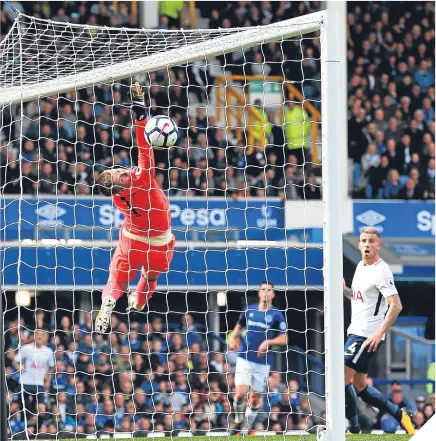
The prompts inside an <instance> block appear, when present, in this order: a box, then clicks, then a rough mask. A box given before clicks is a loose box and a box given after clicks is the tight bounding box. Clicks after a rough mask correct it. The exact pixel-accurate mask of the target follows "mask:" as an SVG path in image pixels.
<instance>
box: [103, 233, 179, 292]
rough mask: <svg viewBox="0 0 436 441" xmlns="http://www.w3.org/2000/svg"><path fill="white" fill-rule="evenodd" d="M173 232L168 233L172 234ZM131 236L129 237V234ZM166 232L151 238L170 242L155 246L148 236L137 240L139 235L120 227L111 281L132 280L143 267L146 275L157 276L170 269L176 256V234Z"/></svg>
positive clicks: (112, 262)
mask: <svg viewBox="0 0 436 441" xmlns="http://www.w3.org/2000/svg"><path fill="white" fill-rule="evenodd" d="M170 234H171V233H168V235H170ZM126 235H127V236H129V237H127V236H126ZM168 235H166V234H164V235H162V236H159V237H158V238H150V239H151V240H154V241H156V240H157V241H159V239H160V240H161V241H164V242H165V241H166V240H169V242H168V243H167V244H166V245H162V246H155V245H150V243H149V241H148V238H144V240H143V241H142V240H135V237H136V238H138V239H141V238H140V237H138V236H135V235H132V234H131V233H128V232H126V231H124V229H123V228H121V229H120V241H119V242H118V246H117V249H116V250H115V253H114V255H113V256H112V260H111V264H110V267H109V271H110V278H109V280H110V281H113V282H119V283H120V282H130V281H132V280H133V279H134V278H135V277H136V274H137V272H138V271H139V270H140V269H141V268H142V273H143V274H144V275H145V276H146V277H152V278H156V277H158V276H159V274H160V273H163V272H166V271H168V269H169V267H170V264H171V261H172V260H173V256H174V245H175V242H176V241H175V238H174V235H172V234H171V235H170V236H169V237H168ZM166 238H167V239H166Z"/></svg>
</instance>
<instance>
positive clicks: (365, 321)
mask: <svg viewBox="0 0 436 441" xmlns="http://www.w3.org/2000/svg"><path fill="white" fill-rule="evenodd" d="M351 289H352V291H353V297H352V299H351V324H350V326H349V327H348V335H350V334H354V335H358V336H360V337H369V336H370V335H372V334H373V333H374V332H376V331H377V329H379V328H380V325H381V324H382V323H383V320H384V318H385V315H386V312H387V310H388V308H389V305H388V304H387V302H386V300H385V299H386V298H387V297H390V296H393V295H395V294H398V291H397V288H395V283H394V276H393V274H392V271H391V269H390V268H389V265H388V264H387V263H386V262H385V261H384V260H383V259H379V260H378V261H377V262H375V263H373V264H372V265H364V263H363V261H360V262H359V263H358V265H357V268H356V272H355V273H354V278H353V283H352V285H351ZM383 339H384V336H383Z"/></svg>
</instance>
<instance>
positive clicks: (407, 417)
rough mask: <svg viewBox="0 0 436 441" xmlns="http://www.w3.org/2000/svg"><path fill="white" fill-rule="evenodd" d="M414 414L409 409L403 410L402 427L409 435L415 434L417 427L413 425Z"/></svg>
mask: <svg viewBox="0 0 436 441" xmlns="http://www.w3.org/2000/svg"><path fill="white" fill-rule="evenodd" d="M412 415H413V414H412V412H411V411H410V410H409V409H408V408H407V407H403V408H402V409H401V421H400V424H401V427H402V428H403V429H404V430H405V431H406V432H407V434H408V435H414V434H415V426H414V425H413V423H412Z"/></svg>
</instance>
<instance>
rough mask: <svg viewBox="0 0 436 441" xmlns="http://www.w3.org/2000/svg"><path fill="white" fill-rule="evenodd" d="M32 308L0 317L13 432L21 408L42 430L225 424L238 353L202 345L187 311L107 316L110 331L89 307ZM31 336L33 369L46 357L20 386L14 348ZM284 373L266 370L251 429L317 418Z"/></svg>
mask: <svg viewBox="0 0 436 441" xmlns="http://www.w3.org/2000/svg"><path fill="white" fill-rule="evenodd" d="M35 317H36V318H35V321H34V323H33V324H30V323H29V321H27V322H26V323H24V320H21V322H20V326H18V324H19V323H18V320H13V321H11V322H8V323H6V324H5V325H6V327H5V329H6V331H5V343H6V345H5V347H6V375H7V387H8V398H9V399H8V401H9V403H10V415H11V417H10V419H9V423H10V430H11V431H12V434H17V435H19V434H23V431H24V428H25V418H27V427H28V430H29V432H30V434H32V433H33V434H36V433H38V434H39V435H40V437H42V438H44V439H45V438H47V436H46V434H56V433H60V434H61V435H62V432H63V434H64V435H65V434H66V432H69V434H70V435H71V433H80V434H95V433H97V434H102V433H111V432H114V431H116V432H136V435H138V436H139V435H146V434H147V433H149V432H151V431H160V432H167V434H168V435H169V434H171V435H176V434H177V433H179V432H181V431H192V432H193V433H194V434H197V435H200V434H203V435H204V434H205V433H207V432H209V431H214V430H215V431H217V430H221V431H223V430H224V431H227V430H229V431H231V430H232V429H233V419H234V416H233V413H232V407H231V406H232V401H233V395H234V390H235V389H234V388H235V384H234V370H235V364H236V357H237V355H236V353H232V352H208V351H207V349H208V347H209V345H208V344H207V342H206V337H205V335H206V334H205V333H204V331H203V329H202V328H201V325H199V324H197V323H195V322H194V320H193V317H192V316H191V315H190V314H185V315H183V316H182V318H181V321H180V323H179V324H176V326H173V327H171V330H170V328H167V324H166V322H165V321H164V320H162V317H161V316H159V315H156V316H155V317H154V318H152V319H151V321H150V322H149V323H144V320H140V321H134V320H133V321H130V324H129V327H128V326H127V324H126V323H125V322H123V321H121V320H119V319H118V318H117V317H116V316H113V317H112V327H113V329H116V332H112V333H111V334H110V337H109V338H106V337H105V336H102V335H96V334H95V333H92V329H93V327H92V326H93V324H92V318H91V314H90V313H86V314H85V316H84V319H83V321H81V322H80V324H74V325H73V324H72V323H71V320H70V318H69V317H68V316H64V317H61V318H60V319H59V321H58V322H57V323H56V326H54V323H48V321H46V319H48V318H49V317H47V315H46V314H45V312H44V311H41V310H39V311H37V312H36V314H35ZM202 331H203V332H202ZM34 340H36V341H37V343H36V346H37V349H32V355H31V356H30V358H31V359H32V360H30V361H31V362H32V361H35V363H36V364H37V365H38V366H32V369H33V370H34V371H35V370H37V369H42V370H43V371H44V367H46V369H45V371H44V372H47V374H46V375H45V376H44V379H43V386H42V385H40V386H39V389H38V390H36V389H35V390H32V389H30V387H31V386H32V385H29V384H27V383H26V379H25V378H23V379H22V380H23V387H21V384H20V360H21V358H20V357H23V359H24V355H20V354H23V353H24V349H23V347H25V345H26V344H27V343H33V341H34ZM32 348H34V347H33V346H32ZM35 351H36V352H35ZM39 351H40V353H41V354H47V353H48V354H49V355H48V357H46V358H45V361H44V363H45V364H44V363H43V362H42V359H39V358H38V357H39ZM35 353H36V355H35ZM33 359H34V360H33ZM27 369H29V367H27ZM48 372H50V373H48ZM30 377H32V375H30ZM35 377H36V376H35V375H33V381H34V382H35ZM26 378H27V377H26ZM283 380H284V378H283V375H281V374H280V373H279V372H271V374H270V376H269V380H268V393H267V394H266V395H265V397H264V401H265V406H264V409H263V412H262V413H260V414H259V416H258V422H257V423H256V425H255V430H265V428H268V429H269V430H275V431H278V432H284V431H289V430H297V429H299V430H310V429H311V428H313V426H314V424H316V423H318V424H319V423H320V422H321V420H320V419H319V418H317V417H315V416H314V415H313V414H312V411H311V409H310V406H309V401H308V395H307V394H303V393H300V391H299V384H298V382H297V381H295V379H292V380H291V381H289V383H288V384H285V382H284V381H283ZM21 391H23V396H22V395H21ZM32 392H33V395H32ZM23 398H24V403H26V409H27V412H26V414H24V412H23Z"/></svg>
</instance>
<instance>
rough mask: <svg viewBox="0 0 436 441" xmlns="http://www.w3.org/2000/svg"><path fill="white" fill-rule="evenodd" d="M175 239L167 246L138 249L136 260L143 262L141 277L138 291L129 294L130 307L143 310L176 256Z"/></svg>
mask: <svg viewBox="0 0 436 441" xmlns="http://www.w3.org/2000/svg"><path fill="white" fill-rule="evenodd" d="M174 246H175V239H174V236H173V239H172V240H171V242H170V243H169V244H167V245H165V246H162V247H152V246H150V247H149V248H147V249H144V250H141V251H136V252H135V260H137V261H138V262H141V265H142V271H141V278H140V280H139V282H138V285H137V287H136V291H134V292H132V293H131V294H130V295H129V307H131V308H134V309H136V310H137V311H142V310H143V309H144V307H145V305H146V304H147V302H148V301H149V300H150V298H151V297H152V295H153V294H154V292H155V291H156V287H157V280H158V278H159V275H160V274H161V273H163V272H166V271H168V270H169V268H170V264H171V261H172V260H173V256H174Z"/></svg>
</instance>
